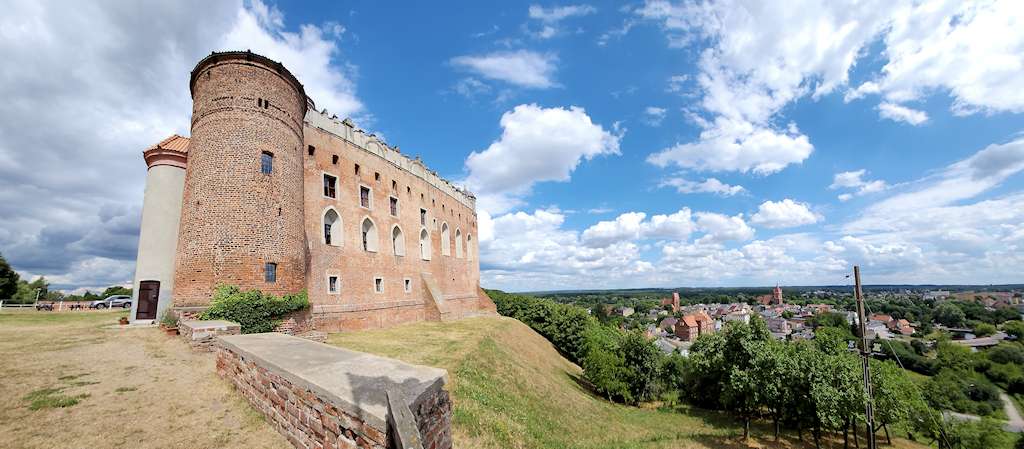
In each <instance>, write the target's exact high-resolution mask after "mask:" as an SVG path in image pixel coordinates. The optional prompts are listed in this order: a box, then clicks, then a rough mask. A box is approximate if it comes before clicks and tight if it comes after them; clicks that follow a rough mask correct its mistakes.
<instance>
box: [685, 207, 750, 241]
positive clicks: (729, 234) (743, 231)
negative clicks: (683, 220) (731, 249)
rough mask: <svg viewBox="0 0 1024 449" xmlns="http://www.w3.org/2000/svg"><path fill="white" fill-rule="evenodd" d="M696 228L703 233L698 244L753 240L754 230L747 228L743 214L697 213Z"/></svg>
mask: <svg viewBox="0 0 1024 449" xmlns="http://www.w3.org/2000/svg"><path fill="white" fill-rule="evenodd" d="M696 216H697V228H698V229H700V230H701V231H703V232H704V236H703V237H701V238H700V239H698V240H697V242H698V243H721V242H725V241H730V240H736V241H744V240H750V239H752V238H754V229H753V228H751V227H750V226H747V222H746V221H744V220H743V214H740V215H735V216H731V217H730V216H728V215H723V214H719V213H713V212H698V213H696Z"/></svg>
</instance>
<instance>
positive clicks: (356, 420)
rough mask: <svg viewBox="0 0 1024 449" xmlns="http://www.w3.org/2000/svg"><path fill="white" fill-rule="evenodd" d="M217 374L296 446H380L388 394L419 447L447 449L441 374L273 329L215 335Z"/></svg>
mask: <svg viewBox="0 0 1024 449" xmlns="http://www.w3.org/2000/svg"><path fill="white" fill-rule="evenodd" d="M216 352H217V373H218V374H219V375H220V376H222V377H224V378H225V379H227V380H228V381H230V382H231V383H233V384H234V385H235V387H236V388H237V389H238V391H240V392H241V393H242V395H244V396H245V398H246V399H248V400H249V402H250V403H252V404H253V406H254V407H256V409H257V410H259V411H260V412H261V413H263V414H264V415H265V416H266V417H267V420H268V421H269V422H271V423H272V424H273V425H274V426H275V428H277V430H278V431H279V432H281V434H282V435H284V436H285V437H286V438H287V439H288V441H290V442H291V443H292V445H294V446H295V447H296V448H301V449H314V448H315V449H335V448H338V449H340V448H374V449H384V448H387V447H391V446H390V445H389V444H388V440H389V435H390V433H391V432H393V431H392V430H389V426H388V418H390V417H391V416H392V414H391V409H390V408H389V403H388V396H389V394H390V395H391V396H397V397H400V398H402V399H403V400H404V401H405V403H406V404H408V405H409V409H410V410H411V411H412V414H413V415H414V416H415V425H416V427H417V429H418V430H419V432H420V435H421V441H422V444H423V446H422V447H423V448H425V449H449V448H451V447H452V440H451V401H450V399H449V396H448V392H447V391H446V390H445V389H444V384H445V383H446V378H447V373H446V372H445V371H444V370H440V369H437V368H429V367H423V366H417V365H410V364H407V363H403V362H400V361H397V360H392V359H387V358H383V357H377V356H373V355H370V354H364V353H359V352H355V351H349V350H346V349H342V348H337V347H333V346H329V345H325V344H321V343H315V342H312V341H309V340H304V339H301V338H297V337H292V336H288V335H285V334H280V333H267V334H250V335H239V336H230V337H222V338H219V339H218V343H217V345H216Z"/></svg>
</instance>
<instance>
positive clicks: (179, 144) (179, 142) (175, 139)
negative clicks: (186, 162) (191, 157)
mask: <svg viewBox="0 0 1024 449" xmlns="http://www.w3.org/2000/svg"><path fill="white" fill-rule="evenodd" d="M188 144H189V140H188V137H181V136H179V135H177V134H172V135H171V137H168V138H166V139H164V140H161V141H160V143H158V144H156V145H153V146H151V147H149V148H146V151H150V150H170V151H177V152H179V153H188Z"/></svg>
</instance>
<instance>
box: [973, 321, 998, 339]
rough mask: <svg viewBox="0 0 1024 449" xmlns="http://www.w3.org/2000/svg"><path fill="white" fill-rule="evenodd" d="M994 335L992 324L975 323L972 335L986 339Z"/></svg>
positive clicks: (994, 329) (994, 330)
mask: <svg viewBox="0 0 1024 449" xmlns="http://www.w3.org/2000/svg"><path fill="white" fill-rule="evenodd" d="M994 333H996V326H995V325H994V324H989V323H975V325H974V335H977V336H979V337H988V336H989V335H992V334H994Z"/></svg>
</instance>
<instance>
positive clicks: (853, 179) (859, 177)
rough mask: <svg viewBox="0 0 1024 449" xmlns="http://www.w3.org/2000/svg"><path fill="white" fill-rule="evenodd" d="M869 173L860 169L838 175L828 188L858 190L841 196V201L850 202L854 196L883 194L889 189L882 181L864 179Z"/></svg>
mask: <svg viewBox="0 0 1024 449" xmlns="http://www.w3.org/2000/svg"><path fill="white" fill-rule="evenodd" d="M867 172H868V171H867V170H865V169H860V170H856V171H846V172H841V173H836V174H835V176H834V177H833V179H832V185H830V186H828V188H830V189H833V190H835V189H843V188H849V189H856V191H855V192H852V193H851V192H846V193H841V194H839V197H838V198H839V201H849V200H850V199H852V198H853V197H854V196H861V195H867V194H869V193H876V192H881V191H883V190H886V189H888V188H889V185H888V184H886V183H885V181H882V180H880V179H876V180H874V181H868V180H865V179H863V177H864V175H866V174H867Z"/></svg>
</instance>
